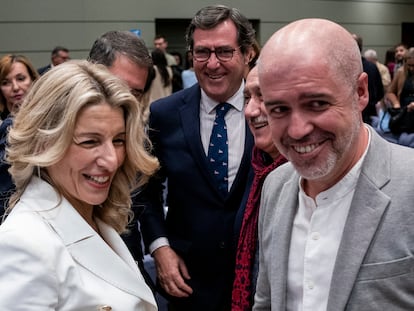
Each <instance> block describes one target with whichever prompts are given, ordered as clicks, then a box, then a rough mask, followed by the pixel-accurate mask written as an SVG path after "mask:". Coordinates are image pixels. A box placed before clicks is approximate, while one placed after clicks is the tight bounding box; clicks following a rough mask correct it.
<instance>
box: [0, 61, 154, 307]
mask: <svg viewBox="0 0 414 311" xmlns="http://www.w3.org/2000/svg"><path fill="white" fill-rule="evenodd" d="M139 109H140V108H139V105H138V104H137V102H136V99H135V98H134V97H133V96H132V95H131V93H130V92H129V89H128V88H127V87H126V86H125V85H124V84H123V82H121V81H120V80H119V79H118V78H116V77H114V76H113V75H111V74H110V73H109V72H108V71H107V70H106V69H105V68H104V67H101V65H93V64H90V63H87V62H67V63H64V64H61V65H59V66H57V67H55V68H53V69H51V70H50V71H49V72H47V73H46V74H45V75H44V76H42V77H41V78H40V79H39V80H38V82H37V83H36V84H35V85H34V86H33V88H32V89H31V91H30V92H29V94H28V95H27V98H26V100H25V102H24V103H23V105H22V106H21V108H20V110H19V113H18V114H17V115H16V117H15V120H14V125H13V127H12V129H11V130H10V133H9V143H10V147H9V148H8V149H7V160H8V161H9V163H10V165H11V168H10V172H11V175H12V177H13V180H14V182H15V185H16V192H15V193H14V194H13V196H12V197H11V200H10V206H9V208H8V213H9V214H8V217H7V218H6V220H5V221H4V223H3V224H2V225H1V226H0V253H1V254H2V255H1V256H2V264H1V265H0V288H2V293H1V299H0V310H10V311H13V310H27V311H30V310H62V311H63V310H142V311H153V310H157V307H156V304H155V300H154V296H153V294H152V292H151V290H150V289H149V287H148V286H147V285H146V283H145V282H144V279H143V277H142V275H141V273H140V271H139V269H138V267H137V266H136V264H135V262H134V260H133V258H132V256H131V254H130V253H129V252H128V249H127V248H126V246H125V244H124V243H123V242H122V239H121V238H120V237H119V233H120V232H123V231H125V228H126V225H127V223H128V219H129V217H130V205H131V201H130V192H131V191H132V190H133V189H134V187H136V186H139V185H142V184H144V183H145V182H146V180H147V178H148V177H149V175H151V174H152V173H153V172H154V171H155V170H156V169H157V167H158V162H157V160H156V159H155V158H153V157H152V156H150V155H149V154H148V153H147V151H146V150H145V148H144V146H145V145H146V144H145V141H146V137H145V134H144V130H143V124H142V123H141V121H140V120H141V119H140V118H139V115H140V111H139ZM137 175H138V176H139V177H138V180H137ZM11 280H13V281H12V283H13V284H12V286H11V284H10V282H11Z"/></svg>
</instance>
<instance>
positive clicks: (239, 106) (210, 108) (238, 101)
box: [201, 80, 244, 114]
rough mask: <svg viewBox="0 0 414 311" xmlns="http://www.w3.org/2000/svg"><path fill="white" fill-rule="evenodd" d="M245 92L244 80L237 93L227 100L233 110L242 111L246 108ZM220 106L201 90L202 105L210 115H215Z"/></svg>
mask: <svg viewBox="0 0 414 311" xmlns="http://www.w3.org/2000/svg"><path fill="white" fill-rule="evenodd" d="M243 90H244V80H242V82H241V84H240V87H239V89H238V90H237V92H236V93H234V94H233V96H232V97H230V98H229V99H227V100H226V103H229V104H230V105H232V106H233V108H235V109H236V110H238V111H242V110H243V106H244V95H243ZM218 104H220V103H219V102H217V101H215V100H213V99H211V98H210V97H208V96H207V94H206V93H205V92H204V90H203V89H201V105H202V106H203V107H204V110H205V111H206V112H207V113H208V114H211V113H215V111H214V110H215V109H216V106H217V105H218Z"/></svg>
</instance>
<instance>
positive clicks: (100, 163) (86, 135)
mask: <svg viewBox="0 0 414 311" xmlns="http://www.w3.org/2000/svg"><path fill="white" fill-rule="evenodd" d="M125 140H126V133H125V119H124V113H123V111H122V109H120V108H113V107H111V106H109V105H108V104H107V103H105V102H104V103H100V104H96V105H91V106H87V107H85V108H84V109H83V110H81V112H80V113H79V115H78V118H77V122H76V126H75V131H74V137H73V142H72V144H71V145H70V147H69V148H68V150H67V152H66V154H65V156H64V157H63V158H62V159H61V160H60V161H59V162H58V163H56V164H54V165H52V166H50V167H48V168H47V171H48V174H49V176H50V178H51V179H52V180H53V182H54V183H55V185H56V186H57V187H58V188H59V189H61V191H62V192H63V194H64V195H65V196H66V198H67V199H68V200H69V201H70V202H71V203H72V204H73V205H74V206H75V208H76V207H77V206H84V205H85V204H86V205H92V206H93V205H99V204H101V203H103V202H104V201H105V200H106V199H107V197H108V193H109V189H110V186H111V183H112V179H113V177H114V175H115V173H116V172H117V170H118V168H119V167H120V166H121V165H122V163H123V162H124V159H125V154H126V150H125Z"/></svg>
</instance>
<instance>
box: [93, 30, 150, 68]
mask: <svg viewBox="0 0 414 311" xmlns="http://www.w3.org/2000/svg"><path fill="white" fill-rule="evenodd" d="M118 54H122V55H125V56H126V57H128V58H129V59H130V60H131V61H133V62H134V63H136V64H138V65H139V66H143V67H147V68H150V67H152V60H151V55H150V53H149V51H148V49H147V47H146V45H145V42H144V40H142V39H141V38H139V37H138V36H137V35H135V34H133V33H132V32H129V31H116V30H114V31H108V32H106V33H104V34H103V35H101V36H100V37H99V38H98V39H96V40H95V42H94V43H93V45H92V48H91V50H90V51H89V57H88V60H89V61H91V62H93V63H99V64H103V65H105V66H107V67H110V66H111V65H112V64H113V62H114V61H115V59H116V56H117V55H118Z"/></svg>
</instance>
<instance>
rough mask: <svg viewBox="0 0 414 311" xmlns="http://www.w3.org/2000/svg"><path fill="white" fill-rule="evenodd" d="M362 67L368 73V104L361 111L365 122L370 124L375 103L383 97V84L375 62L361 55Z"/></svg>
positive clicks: (373, 114)
mask: <svg viewBox="0 0 414 311" xmlns="http://www.w3.org/2000/svg"><path fill="white" fill-rule="evenodd" d="M362 67H363V69H364V71H365V72H366V73H367V74H368V93H369V101H368V105H367V106H366V107H365V109H364V110H363V111H362V119H363V120H364V122H365V123H367V124H371V117H373V116H377V108H376V105H377V103H378V102H379V101H380V100H381V99H382V98H383V97H384V86H383V85H382V80H381V74H380V73H379V71H378V68H377V66H376V65H375V64H373V63H371V62H369V61H367V60H366V59H365V57H362Z"/></svg>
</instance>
